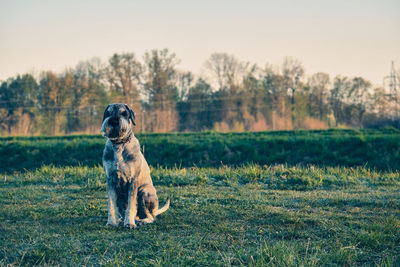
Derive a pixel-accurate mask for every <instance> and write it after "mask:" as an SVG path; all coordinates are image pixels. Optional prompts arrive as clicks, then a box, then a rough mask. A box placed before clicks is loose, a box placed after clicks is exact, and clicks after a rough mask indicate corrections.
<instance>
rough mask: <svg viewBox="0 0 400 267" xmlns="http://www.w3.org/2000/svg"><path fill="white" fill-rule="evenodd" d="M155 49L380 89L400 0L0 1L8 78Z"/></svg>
mask: <svg viewBox="0 0 400 267" xmlns="http://www.w3.org/2000/svg"><path fill="white" fill-rule="evenodd" d="M154 48H158V49H162V48H168V49H170V51H172V52H174V53H176V55H177V56H178V57H179V58H180V59H181V64H180V65H179V66H178V68H179V69H182V70H191V71H193V72H194V73H195V74H200V71H201V68H202V66H203V63H204V62H205V61H206V60H207V59H208V58H209V56H210V55H211V53H213V52H227V53H229V54H234V55H235V56H236V57H237V58H238V59H240V60H244V61H250V62H252V63H257V64H258V65H259V66H260V67H263V66H265V64H266V63H271V64H275V65H278V64H281V63H282V61H283V59H284V57H286V56H291V57H293V58H295V59H298V60H300V61H301V62H302V63H303V65H304V67H305V69H306V73H307V74H308V75H311V74H313V73H315V72H319V71H322V72H327V73H329V74H330V75H331V77H333V76H335V75H338V74H340V75H346V76H362V77H364V78H366V79H368V80H370V81H372V82H373V83H375V84H376V85H381V84H382V78H383V77H384V76H386V75H388V74H389V72H390V65H391V61H392V60H394V61H395V65H396V66H397V69H398V70H400V1H399V0H374V1H372V0H332V1H328V0H325V1H324V0H319V1H317V0H306V1H300V0H297V1H296V0H292V1H290V0H283V1H276V0H272V1H270V0H268V1H267V0H264V1H262V0H260V1H250V0H249V1H234V0H230V1H228V0H202V1H189V0H186V1H183V0H182V1H178V0H168V1H167V0H164V1H149V0H148V1H135V0H130V1H128V0H126V1H122V0H117V1H100V0H92V1H89V0H68V1H61V0H48V1H44V0H30V1H29V0H0V80H5V79H6V78H8V77H11V76H15V75H16V74H18V73H19V74H23V73H26V72H34V73H38V72H40V71H42V70H53V71H56V72H61V71H63V70H64V69H65V68H66V67H74V66H75V65H76V64H77V63H78V62H79V61H81V60H86V59H90V58H92V57H100V58H101V59H103V60H104V61H106V60H108V58H109V57H110V56H111V55H112V54H113V53H120V52H134V53H135V54H136V55H137V56H139V57H142V55H143V54H144V52H145V51H146V50H151V49H154Z"/></svg>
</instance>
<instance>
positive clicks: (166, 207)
mask: <svg viewBox="0 0 400 267" xmlns="http://www.w3.org/2000/svg"><path fill="white" fill-rule="evenodd" d="M167 209H169V197H168V198H167V202H166V203H165V205H164V207H162V208H161V209H158V210H157V211H156V212H155V213H154V217H155V216H157V215H160V214H161V213H164V212H166V211H167Z"/></svg>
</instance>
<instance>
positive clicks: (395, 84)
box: [383, 61, 400, 120]
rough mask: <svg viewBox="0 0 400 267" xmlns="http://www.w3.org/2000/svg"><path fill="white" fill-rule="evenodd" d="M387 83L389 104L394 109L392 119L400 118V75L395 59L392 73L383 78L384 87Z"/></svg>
mask: <svg viewBox="0 0 400 267" xmlns="http://www.w3.org/2000/svg"><path fill="white" fill-rule="evenodd" d="M386 84H387V85H388V86H389V90H388V91H389V94H388V95H387V96H389V105H390V107H391V108H392V110H393V115H392V119H393V120H394V119H398V118H399V109H400V107H399V92H400V77H399V74H397V72H396V69H395V67H394V61H392V66H391V69H390V75H389V76H385V77H384V78H383V88H384V89H386Z"/></svg>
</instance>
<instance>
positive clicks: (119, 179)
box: [103, 147, 135, 185]
mask: <svg viewBox="0 0 400 267" xmlns="http://www.w3.org/2000/svg"><path fill="white" fill-rule="evenodd" d="M134 161H135V158H134V156H133V154H132V153H130V151H129V150H128V149H126V148H124V147H119V148H117V149H113V148H110V147H108V148H106V149H105V151H104V155H103V165H104V169H105V171H106V176H107V179H108V180H109V181H110V182H112V183H113V184H116V185H124V184H126V183H129V182H131V180H132V177H133V172H134V169H133V168H134Z"/></svg>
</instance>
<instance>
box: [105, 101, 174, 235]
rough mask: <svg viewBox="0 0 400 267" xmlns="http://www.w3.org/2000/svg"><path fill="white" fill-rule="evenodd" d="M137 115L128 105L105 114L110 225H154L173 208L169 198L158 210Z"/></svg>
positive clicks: (119, 105)
mask: <svg viewBox="0 0 400 267" xmlns="http://www.w3.org/2000/svg"><path fill="white" fill-rule="evenodd" d="M131 123H132V124H133V125H135V113H134V112H133V110H132V109H131V108H130V107H128V105H125V104H119V103H117V104H110V105H108V106H107V108H106V109H105V111H104V117H103V122H102V126H101V132H102V133H103V135H104V136H105V137H107V142H106V147H105V149H104V153H103V168H104V171H105V173H106V177H107V194H108V220H107V225H112V226H118V225H119V222H121V221H122V220H123V223H124V226H125V227H128V228H133V227H136V221H135V220H137V223H138V224H144V223H152V222H153V221H154V220H155V217H156V216H157V215H159V214H161V213H163V212H165V211H166V210H167V209H168V208H169V198H168V199H167V203H166V204H165V206H164V207H163V208H161V209H158V198H157V194H156V189H155V188H154V186H153V182H152V180H151V177H150V169H149V166H148V165H147V162H146V160H145V158H144V156H143V154H142V153H141V151H140V145H139V141H138V140H137V139H136V137H135V136H134V135H133V130H132V126H131Z"/></svg>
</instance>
